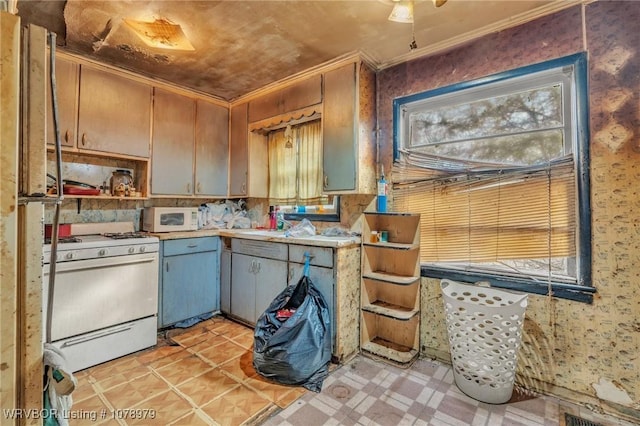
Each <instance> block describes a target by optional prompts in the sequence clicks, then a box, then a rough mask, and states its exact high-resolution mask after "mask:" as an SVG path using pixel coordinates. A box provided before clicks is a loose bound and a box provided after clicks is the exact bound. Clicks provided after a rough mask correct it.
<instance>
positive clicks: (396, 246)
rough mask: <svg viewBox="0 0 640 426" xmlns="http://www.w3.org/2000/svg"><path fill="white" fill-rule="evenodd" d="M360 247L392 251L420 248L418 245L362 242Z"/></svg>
mask: <svg viewBox="0 0 640 426" xmlns="http://www.w3.org/2000/svg"><path fill="white" fill-rule="evenodd" d="M362 245H364V246H367V247H376V248H384V249H392V250H414V249H418V248H420V246H419V245H418V244H403V243H389V242H378V243H367V242H363V243H362Z"/></svg>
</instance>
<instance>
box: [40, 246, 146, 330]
mask: <svg viewBox="0 0 640 426" xmlns="http://www.w3.org/2000/svg"><path fill="white" fill-rule="evenodd" d="M43 278H44V279H43V282H44V283H45V286H44V287H45V288H44V300H45V301H46V300H47V298H48V288H47V283H48V281H49V265H45V266H44V268H43ZM157 312H158V253H156V252H154V253H145V254H133V255H128V256H116V257H108V258H100V259H88V260H78V261H70V262H58V263H57V264H56V279H55V289H54V294H53V304H52V317H51V340H52V341H54V342H55V341H56V340H60V339H64V338H67V337H71V336H76V335H79V334H83V333H87V332H90V331H95V330H100V329H102V328H106V327H110V326H113V325H117V324H122V323H125V322H128V321H133V320H136V319H140V318H144V317H148V316H152V315H157ZM45 318H46V316H45Z"/></svg>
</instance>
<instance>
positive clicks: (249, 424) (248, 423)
mask: <svg viewBox="0 0 640 426" xmlns="http://www.w3.org/2000/svg"><path fill="white" fill-rule="evenodd" d="M271 410H273V414H270V413H269V412H270V411H271ZM280 410H281V409H280V407H278V406H277V405H276V404H275V403H273V402H271V403H269V404H268V405H267V406H266V407H264V408H263V409H262V410H260V411H258V412H257V413H255V414H253V415H252V416H251V417H250V418H248V419H246V420H245V421H243V422H242V423H240V426H253V425H258V424H262V423H264V422H265V421H266V420H267V419H269V418H271V417H272V416H274V415H276V414H277V413H279V412H280ZM264 415H267V416H266V417H265V418H262V417H263V416H264Z"/></svg>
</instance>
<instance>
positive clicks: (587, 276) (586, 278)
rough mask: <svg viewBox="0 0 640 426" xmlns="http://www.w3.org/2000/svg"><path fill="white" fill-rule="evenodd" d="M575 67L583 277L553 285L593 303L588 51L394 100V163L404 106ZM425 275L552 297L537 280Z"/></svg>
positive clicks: (433, 270)
mask: <svg viewBox="0 0 640 426" xmlns="http://www.w3.org/2000/svg"><path fill="white" fill-rule="evenodd" d="M571 65H573V66H574V75H575V82H576V85H575V89H576V104H577V108H576V122H577V129H576V140H577V144H576V145H577V146H576V152H575V159H576V162H575V164H576V176H577V192H578V220H579V223H580V227H579V230H578V252H579V253H580V256H579V259H577V261H578V263H579V268H578V271H579V275H578V277H577V281H578V284H577V285H572V284H564V283H558V282H552V283H551V286H552V291H553V296H555V297H559V298H564V299H569V300H575V301H579V302H585V303H592V301H593V293H595V292H596V289H595V288H594V287H593V285H592V275H591V273H592V271H591V257H592V256H591V249H592V247H591V200H590V173H589V159H590V153H589V139H590V135H589V95H588V74H587V54H586V52H580V53H576V54H574V55H569V56H565V57H562V58H557V59H552V60H549V61H545V62H540V63H537V64H533V65H527V66H524V67H521V68H517V69H515V70H509V71H504V72H500V73H497V74H492V75H490V76H486V77H482V78H479V79H476V80H471V81H465V82H460V83H456V84H452V85H450V86H445V87H440V88H437V89H433V90H429V91H426V92H421V93H415V94H412V95H408V96H404V97H401V98H396V99H394V100H393V160H394V161H397V160H398V159H399V147H398V144H399V140H400V139H399V137H400V134H399V133H400V131H401V125H402V121H401V120H402V115H401V114H402V107H403V105H405V104H407V103H411V102H416V101H421V100H424V99H427V98H431V97H434V96H439V95H443V94H447V93H452V92H458V91H460V90H465V89H470V88H475V87H479V86H484V85H487V84H491V83H496V82H500V81H503V80H508V79H511V78H515V77H521V76H526V75H528V74H531V73H536V72H539V71H545V70H548V69H552V68H560V67H564V66H571ZM421 274H422V276H425V277H433V278H449V279H453V280H460V281H467V282H475V281H488V282H490V283H491V285H494V286H495V287H502V288H507V289H513V290H519V291H525V292H528V293H535V294H548V283H546V282H545V283H542V282H539V281H533V280H529V279H524V278H507V277H501V276H497V275H491V274H483V273H471V272H462V271H455V270H453V269H446V268H438V267H435V266H431V265H430V266H425V265H423V266H422V268H421Z"/></svg>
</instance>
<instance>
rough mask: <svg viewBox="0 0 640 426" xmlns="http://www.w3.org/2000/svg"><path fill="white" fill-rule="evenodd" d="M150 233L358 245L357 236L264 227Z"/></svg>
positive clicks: (166, 236)
mask: <svg viewBox="0 0 640 426" xmlns="http://www.w3.org/2000/svg"><path fill="white" fill-rule="evenodd" d="M151 235H153V236H155V237H158V238H159V239H160V240H176V239H182V238H201V237H231V238H244V239H248V240H261V241H273V242H278V243H287V244H303V245H310V246H317V247H333V248H343V247H351V246H359V245H360V237H357V236H351V237H327V236H324V235H314V236H312V237H286V236H285V235H284V231H269V230H266V229H200V230H198V231H183V232H157V233H151Z"/></svg>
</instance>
